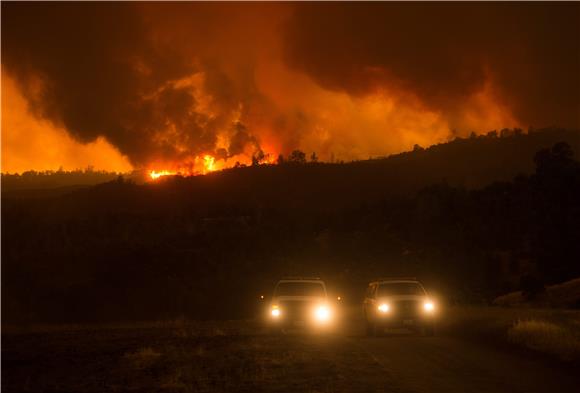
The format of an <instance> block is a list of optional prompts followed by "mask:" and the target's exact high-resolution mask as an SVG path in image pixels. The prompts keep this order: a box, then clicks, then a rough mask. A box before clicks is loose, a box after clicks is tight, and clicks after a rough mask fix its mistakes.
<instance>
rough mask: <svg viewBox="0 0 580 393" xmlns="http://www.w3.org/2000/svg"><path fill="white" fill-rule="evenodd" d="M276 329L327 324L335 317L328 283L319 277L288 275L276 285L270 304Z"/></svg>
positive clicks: (270, 318) (271, 317)
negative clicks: (327, 286)
mask: <svg viewBox="0 0 580 393" xmlns="http://www.w3.org/2000/svg"><path fill="white" fill-rule="evenodd" d="M268 320H269V322H270V326H271V328H272V330H273V331H274V332H280V331H283V330H287V329H291V328H307V327H311V328H326V327H328V326H329V325H330V324H331V322H332V320H333V310H332V308H331V306H330V304H329V302H328V293H327V291H326V284H325V283H324V281H322V280H321V279H320V278H317V277H285V278H282V279H281V280H279V281H278V283H277V284H276V286H275V288H274V293H273V296H272V300H271V302H270V305H269V308H268Z"/></svg>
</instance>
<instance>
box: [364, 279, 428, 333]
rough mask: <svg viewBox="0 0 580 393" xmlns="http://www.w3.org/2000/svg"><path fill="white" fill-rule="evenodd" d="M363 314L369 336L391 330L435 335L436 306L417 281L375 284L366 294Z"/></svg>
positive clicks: (370, 286) (386, 281)
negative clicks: (399, 329) (409, 330)
mask: <svg viewBox="0 0 580 393" xmlns="http://www.w3.org/2000/svg"><path fill="white" fill-rule="evenodd" d="M363 312H364V318H365V324H366V332H367V335H369V336H374V335H377V334H380V333H382V332H383V331H384V330H385V329H388V328H409V329H412V330H421V331H422V332H423V334H425V335H428V336H432V335H434V334H435V314H436V307H435V304H434V302H433V300H432V299H431V298H430V297H429V295H428V294H427V291H425V288H424V287H423V285H422V284H421V283H420V282H419V281H418V280H417V279H415V278H383V279H377V280H374V281H371V282H370V283H369V284H368V286H367V290H366V293H365V298H364V301H363Z"/></svg>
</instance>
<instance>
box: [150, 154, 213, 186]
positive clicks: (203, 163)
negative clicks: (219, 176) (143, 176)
mask: <svg viewBox="0 0 580 393" xmlns="http://www.w3.org/2000/svg"><path fill="white" fill-rule="evenodd" d="M222 167H223V165H219V163H217V162H216V160H215V157H214V156H212V155H209V154H206V155H204V156H203V157H196V158H195V160H194V163H193V164H191V165H183V166H179V167H176V166H174V168H175V169H174V170H167V169H163V170H150V171H149V177H150V178H151V180H157V179H159V178H160V177H163V176H176V175H181V176H194V175H204V174H206V173H209V172H214V171H217V170H218V169H221V168H222Z"/></svg>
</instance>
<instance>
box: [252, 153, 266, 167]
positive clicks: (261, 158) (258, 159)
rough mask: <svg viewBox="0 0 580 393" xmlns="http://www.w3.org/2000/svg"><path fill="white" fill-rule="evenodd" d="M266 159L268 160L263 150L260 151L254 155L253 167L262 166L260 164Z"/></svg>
mask: <svg viewBox="0 0 580 393" xmlns="http://www.w3.org/2000/svg"><path fill="white" fill-rule="evenodd" d="M264 158H266V156H265V155H264V152H263V151H262V149H258V151H257V152H255V153H254V154H253V155H252V165H253V166H256V165H260V163H261V162H262V161H264Z"/></svg>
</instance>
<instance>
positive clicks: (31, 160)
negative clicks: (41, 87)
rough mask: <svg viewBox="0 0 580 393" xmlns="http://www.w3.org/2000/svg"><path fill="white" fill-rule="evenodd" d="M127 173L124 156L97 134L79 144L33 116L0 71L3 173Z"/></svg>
mask: <svg viewBox="0 0 580 393" xmlns="http://www.w3.org/2000/svg"><path fill="white" fill-rule="evenodd" d="M89 166H92V167H93V168H94V169H95V170H105V171H111V172H130V171H131V170H132V169H133V167H132V165H131V163H130V162H129V160H128V159H127V157H125V156H123V155H122V154H121V153H119V151H118V150H117V149H116V148H115V147H114V146H112V145H111V144H110V143H109V142H107V141H106V140H105V139H104V138H102V137H100V138H98V139H96V140H95V141H94V142H91V143H88V144H82V143H79V142H77V141H75V140H74V139H73V138H72V137H71V136H70V135H69V134H68V133H67V131H66V130H65V129H64V128H62V127H57V126H55V125H54V124H52V123H51V122H49V121H46V120H42V119H38V118H36V117H34V116H33V115H32V114H31V113H30V112H29V110H28V106H27V103H26V100H25V99H24V97H22V94H21V93H20V92H19V91H18V88H17V86H16V84H15V83H14V81H13V80H12V79H11V78H10V77H8V76H7V75H6V74H5V73H2V172H3V173H21V172H24V171H28V170H37V171H44V170H53V171H55V170H58V169H60V168H62V169H63V170H76V169H85V168H87V167H89Z"/></svg>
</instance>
